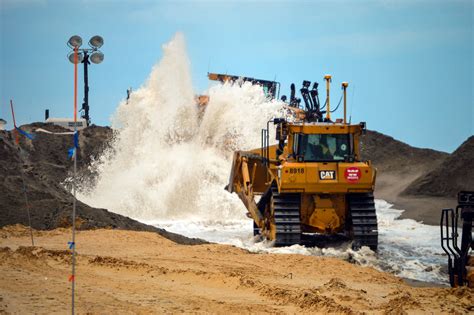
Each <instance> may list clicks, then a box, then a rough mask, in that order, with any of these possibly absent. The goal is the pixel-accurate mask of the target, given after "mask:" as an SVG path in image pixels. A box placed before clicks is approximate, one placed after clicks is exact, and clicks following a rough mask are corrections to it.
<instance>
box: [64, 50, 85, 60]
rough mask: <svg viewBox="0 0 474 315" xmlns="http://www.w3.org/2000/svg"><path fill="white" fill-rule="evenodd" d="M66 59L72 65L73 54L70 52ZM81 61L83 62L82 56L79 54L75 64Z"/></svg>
mask: <svg viewBox="0 0 474 315" xmlns="http://www.w3.org/2000/svg"><path fill="white" fill-rule="evenodd" d="M67 58H68V59H69V61H70V62H71V63H74V52H73V51H72V52H70V53H69V55H68V56H67ZM82 60H84V54H83V53H81V52H79V53H77V63H81V62H82Z"/></svg>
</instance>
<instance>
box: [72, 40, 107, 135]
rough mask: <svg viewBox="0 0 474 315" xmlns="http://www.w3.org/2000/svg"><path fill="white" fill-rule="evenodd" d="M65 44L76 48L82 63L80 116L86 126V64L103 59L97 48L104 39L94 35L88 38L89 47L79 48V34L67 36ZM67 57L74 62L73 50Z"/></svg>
mask: <svg viewBox="0 0 474 315" xmlns="http://www.w3.org/2000/svg"><path fill="white" fill-rule="evenodd" d="M67 45H68V46H69V47H70V48H73V49H74V48H76V47H77V48H78V62H82V63H83V64H84V102H83V103H82V108H81V110H80V111H81V118H84V119H85V120H86V123H87V126H89V125H90V122H91V119H90V116H89V76H88V71H87V70H88V69H87V67H88V65H90V62H89V60H90V61H92V62H93V63H95V64H99V63H101V62H102V61H104V54H103V53H102V52H101V51H100V50H99V48H100V47H102V45H104V39H103V38H102V37H101V36H99V35H95V36H92V38H91V39H90V40H89V46H90V47H91V48H79V47H81V45H82V38H81V37H80V36H79V35H74V36H71V38H69V40H68V42H67ZM68 59H69V61H70V62H71V63H74V51H71V52H70V53H69V54H68Z"/></svg>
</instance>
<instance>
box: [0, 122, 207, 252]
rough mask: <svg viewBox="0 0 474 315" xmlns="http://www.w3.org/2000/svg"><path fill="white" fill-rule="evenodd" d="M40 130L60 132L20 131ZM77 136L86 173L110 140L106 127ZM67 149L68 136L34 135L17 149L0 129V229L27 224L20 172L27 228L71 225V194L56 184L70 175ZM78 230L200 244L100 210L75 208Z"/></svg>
mask: <svg viewBox="0 0 474 315" xmlns="http://www.w3.org/2000/svg"><path fill="white" fill-rule="evenodd" d="M36 128H43V129H46V130H48V131H52V132H65V131H68V130H65V129H63V128H61V127H58V126H53V125H49V124H42V123H35V124H31V125H26V126H22V129H24V130H26V131H30V132H31V131H33V130H36ZM79 134H80V136H79V143H80V149H79V150H78V157H79V158H78V169H79V172H80V173H81V174H83V175H84V174H87V173H88V169H87V166H88V165H89V163H90V161H91V159H93V158H95V157H98V156H99V154H100V153H101V152H102V150H103V149H104V148H105V147H106V146H107V144H108V143H109V141H110V140H111V139H112V136H113V134H112V130H111V129H110V128H108V127H97V126H91V127H89V128H86V129H85V130H83V131H81V132H80V133H79ZM71 147H73V137H72V135H53V134H47V133H41V132H38V133H36V137H35V139H34V140H33V141H32V140H29V139H27V138H25V137H20V143H19V145H18V146H17V145H16V144H15V141H14V136H13V134H12V132H10V131H0V191H1V193H0V227H3V226H6V225H11V224H17V223H19V224H23V225H28V218H27V211H26V203H25V197H24V193H23V181H22V174H23V178H24V180H25V185H26V191H27V195H28V199H29V203H30V213H31V221H32V227H33V228H35V229H39V230H49V229H54V228H58V227H68V226H71V223H72V219H71V213H72V201H73V198H72V195H71V193H70V192H69V191H67V190H66V189H65V188H64V186H63V185H62V183H63V182H64V180H65V179H66V178H67V177H68V176H70V174H71V171H72V167H73V162H72V161H71V160H70V159H69V158H68V154H67V152H68V149H69V148H71ZM76 222H77V225H78V228H79V229H93V228H113V229H127V230H135V231H151V232H157V233H159V234H160V235H162V236H164V237H166V238H168V239H170V240H172V241H175V242H177V243H180V244H200V243H203V242H202V241H201V240H197V239H189V238H186V237H184V236H181V235H178V234H174V233H170V232H167V231H165V230H163V229H158V228H156V227H153V226H149V225H146V224H143V223H140V222H138V221H135V220H132V219H130V218H128V217H125V216H122V215H119V214H115V213H112V212H109V211H107V210H105V209H98V208H93V207H90V206H88V205H86V204H84V203H82V202H80V201H78V204H77V221H76Z"/></svg>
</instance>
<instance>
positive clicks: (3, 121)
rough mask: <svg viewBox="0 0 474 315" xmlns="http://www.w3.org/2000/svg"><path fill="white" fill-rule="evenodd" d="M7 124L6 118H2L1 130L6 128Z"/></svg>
mask: <svg viewBox="0 0 474 315" xmlns="http://www.w3.org/2000/svg"><path fill="white" fill-rule="evenodd" d="M6 125H7V121H6V120H5V119H2V118H0V130H5V126H6Z"/></svg>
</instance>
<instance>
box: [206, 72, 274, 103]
mask: <svg viewBox="0 0 474 315" xmlns="http://www.w3.org/2000/svg"><path fill="white" fill-rule="evenodd" d="M207 77H208V78H209V80H211V81H220V82H222V83H225V82H250V83H252V84H257V85H260V86H261V87H262V88H263V92H264V93H265V95H266V96H267V97H269V98H271V99H276V98H278V97H279V96H280V82H276V81H268V80H262V79H255V78H250V77H242V76H237V75H229V74H219V73H208V74H207Z"/></svg>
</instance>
